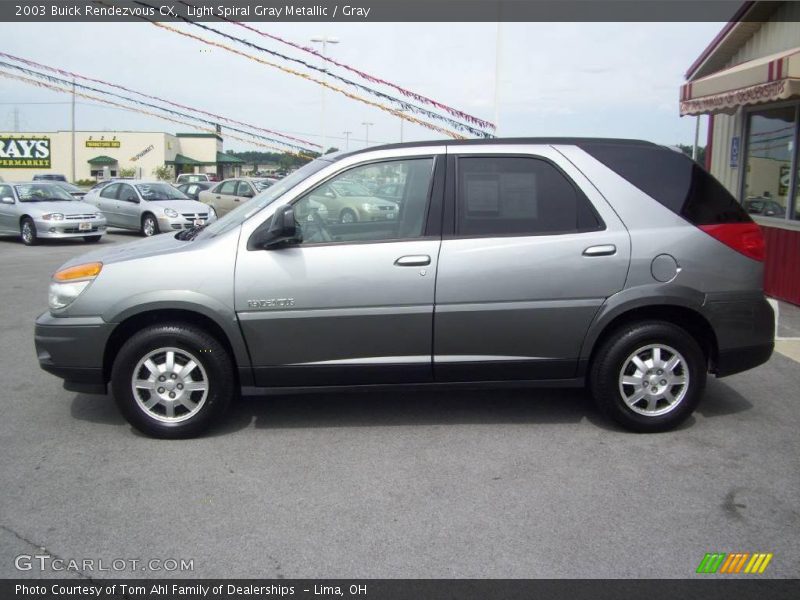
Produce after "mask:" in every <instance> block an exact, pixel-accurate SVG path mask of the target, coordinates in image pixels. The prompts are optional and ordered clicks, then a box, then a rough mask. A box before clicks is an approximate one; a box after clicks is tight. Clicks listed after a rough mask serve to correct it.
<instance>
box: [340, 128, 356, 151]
mask: <svg viewBox="0 0 800 600" xmlns="http://www.w3.org/2000/svg"><path fill="white" fill-rule="evenodd" d="M342 133H343V134H344V149H345V150H350V134H351V133H353V132H352V131H343V132H342Z"/></svg>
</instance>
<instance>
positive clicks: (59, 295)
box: [48, 262, 103, 309]
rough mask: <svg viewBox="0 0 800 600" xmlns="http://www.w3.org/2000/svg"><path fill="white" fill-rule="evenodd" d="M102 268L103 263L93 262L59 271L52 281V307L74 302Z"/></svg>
mask: <svg viewBox="0 0 800 600" xmlns="http://www.w3.org/2000/svg"><path fill="white" fill-rule="evenodd" d="M102 269H103V263H100V262H93V263H85V264H82V265H77V266H74V267H67V268H66V269H61V270H60V271H57V272H56V274H55V275H53V281H52V282H51V283H50V291H49V294H48V303H49V305H50V308H51V309H59V308H64V307H66V306H69V305H70V304H72V303H73V302H74V301H75V299H76V298H77V297H78V296H80V295H81V294H82V293H83V292H84V290H85V289H86V288H87V287H89V284H90V283H91V282H92V281H94V279H95V278H96V277H97V276H98V275H99V274H100V271H102Z"/></svg>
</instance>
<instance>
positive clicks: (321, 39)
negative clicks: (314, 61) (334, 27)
mask: <svg viewBox="0 0 800 600" xmlns="http://www.w3.org/2000/svg"><path fill="white" fill-rule="evenodd" d="M311 41H312V42H314V43H315V44H322V56H325V57H327V56H328V44H338V43H339V38H335V37H328V36H326V35H323V36H317V37H313V38H311ZM322 67H323V68H324V69H325V73H324V74H323V76H322V80H323V81H324V82H327V81H328V67H327V64H326V63H325V62H324V61H323V65H322ZM320 104H321V114H320V129H321V130H322V131H321V132H320V133H321V137H322V152H320V154H323V155H324V154H325V151H326V150H327V145H328V136H327V135H326V133H325V86H322V100H321V103H320Z"/></svg>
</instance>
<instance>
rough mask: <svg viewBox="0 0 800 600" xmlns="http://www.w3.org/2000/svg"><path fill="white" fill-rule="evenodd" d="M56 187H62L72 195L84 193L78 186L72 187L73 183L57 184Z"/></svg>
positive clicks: (63, 182)
mask: <svg viewBox="0 0 800 600" xmlns="http://www.w3.org/2000/svg"><path fill="white" fill-rule="evenodd" d="M56 185H57V186H58V187H60V188H61V189H62V190H64V191H67V192H70V193H72V192H82V191H83V190H81V188H79V187H78V186H77V185H72V184H71V183H67V182H66V181H62V182H60V183H57V184H56Z"/></svg>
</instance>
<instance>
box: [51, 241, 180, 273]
mask: <svg viewBox="0 0 800 600" xmlns="http://www.w3.org/2000/svg"><path fill="white" fill-rule="evenodd" d="M194 243H195V242H192V241H186V240H178V239H175V235H174V234H172V233H163V234H161V235H156V236H153V237H150V238H143V239H139V240H136V241H133V242H129V243H127V244H114V245H113V246H110V247H109V248H98V249H97V250H92V251H91V252H87V253H86V254H81V255H80V256H76V257H75V258H71V259H70V260H68V261H67V262H66V263H64V265H63V266H62V268H63V267H71V266H73V265H79V264H82V263H87V262H101V263H103V264H104V265H110V264H113V263H118V262H125V261H127V260H134V259H137V258H145V257H147V256H154V255H156V254H168V253H170V252H172V251H181V250H185V249H187V248H189V247H190V246H191V245H192V244H194Z"/></svg>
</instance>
